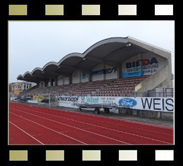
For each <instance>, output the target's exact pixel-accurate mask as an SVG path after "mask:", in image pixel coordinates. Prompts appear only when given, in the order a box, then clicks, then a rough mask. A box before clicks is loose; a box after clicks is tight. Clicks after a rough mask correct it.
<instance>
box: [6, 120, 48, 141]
mask: <svg viewBox="0 0 183 166" xmlns="http://www.w3.org/2000/svg"><path fill="white" fill-rule="evenodd" d="M9 123H10V124H12V125H13V126H15V127H16V128H18V129H19V130H21V131H22V132H23V133H25V134H27V135H28V136H29V137H31V138H33V139H34V140H36V141H37V142H39V143H40V144H41V145H45V144H44V143H42V142H41V141H39V140H38V139H36V138H35V137H33V136H32V135H30V134H29V133H27V132H26V131H24V130H23V129H21V128H20V127H18V126H17V125H15V124H14V123H13V122H11V121H9Z"/></svg>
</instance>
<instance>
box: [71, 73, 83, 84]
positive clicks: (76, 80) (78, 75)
mask: <svg viewBox="0 0 183 166" xmlns="http://www.w3.org/2000/svg"><path fill="white" fill-rule="evenodd" d="M80 82H81V72H80V71H78V70H75V71H74V72H73V73H72V83H73V84H74V83H80Z"/></svg>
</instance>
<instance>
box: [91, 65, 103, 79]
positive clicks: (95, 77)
mask: <svg viewBox="0 0 183 166" xmlns="http://www.w3.org/2000/svg"><path fill="white" fill-rule="evenodd" d="M102 69H104V64H100V65H98V66H96V67H94V68H93V69H92V72H94V71H99V70H102ZM98 80H104V74H100V73H99V74H92V81H98Z"/></svg>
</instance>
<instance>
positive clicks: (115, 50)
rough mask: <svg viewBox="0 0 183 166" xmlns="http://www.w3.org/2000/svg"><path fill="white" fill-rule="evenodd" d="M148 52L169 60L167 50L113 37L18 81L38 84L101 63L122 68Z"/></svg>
mask: <svg viewBox="0 0 183 166" xmlns="http://www.w3.org/2000/svg"><path fill="white" fill-rule="evenodd" d="M146 52H151V53H154V54H156V55H159V56H164V57H165V58H167V54H165V53H167V52H166V51H165V50H162V49H160V48H157V47H155V46H152V45H149V44H147V43H144V42H141V41H139V40H137V39H134V38H132V37H124V38H122V37H113V38H108V39H104V40H101V41H99V42H97V43H95V44H93V45H92V46H91V47H89V48H88V49H87V50H86V51H85V52H83V53H71V54H68V55H66V56H64V57H63V58H62V59H61V60H60V61H59V62H48V63H47V64H45V65H44V66H43V68H40V67H36V68H34V69H33V70H32V72H28V71H27V72H25V74H23V75H21V74H20V75H18V77H17V79H18V80H25V81H32V82H36V81H39V80H47V79H49V78H56V77H57V76H58V75H64V76H70V75H72V73H73V72H74V71H75V70H80V71H85V72H90V71H91V70H92V69H93V68H94V67H95V66H97V65H99V64H101V63H105V64H108V65H110V66H116V67H120V65H121V63H122V62H123V61H125V60H126V59H128V58H130V57H132V56H134V55H137V54H143V53H146Z"/></svg>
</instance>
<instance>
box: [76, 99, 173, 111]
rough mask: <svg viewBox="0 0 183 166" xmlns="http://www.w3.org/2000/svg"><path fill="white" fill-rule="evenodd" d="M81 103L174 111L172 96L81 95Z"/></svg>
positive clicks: (79, 100)
mask: <svg viewBox="0 0 183 166" xmlns="http://www.w3.org/2000/svg"><path fill="white" fill-rule="evenodd" d="M78 102H79V103H81V104H85V103H88V104H112V105H118V106H119V107H125V108H131V109H137V110H151V111H166V112H173V111H174V99H173V98H171V97H135V98H134V97H108V96H106V97H97V96H83V97H79V99H78Z"/></svg>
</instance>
